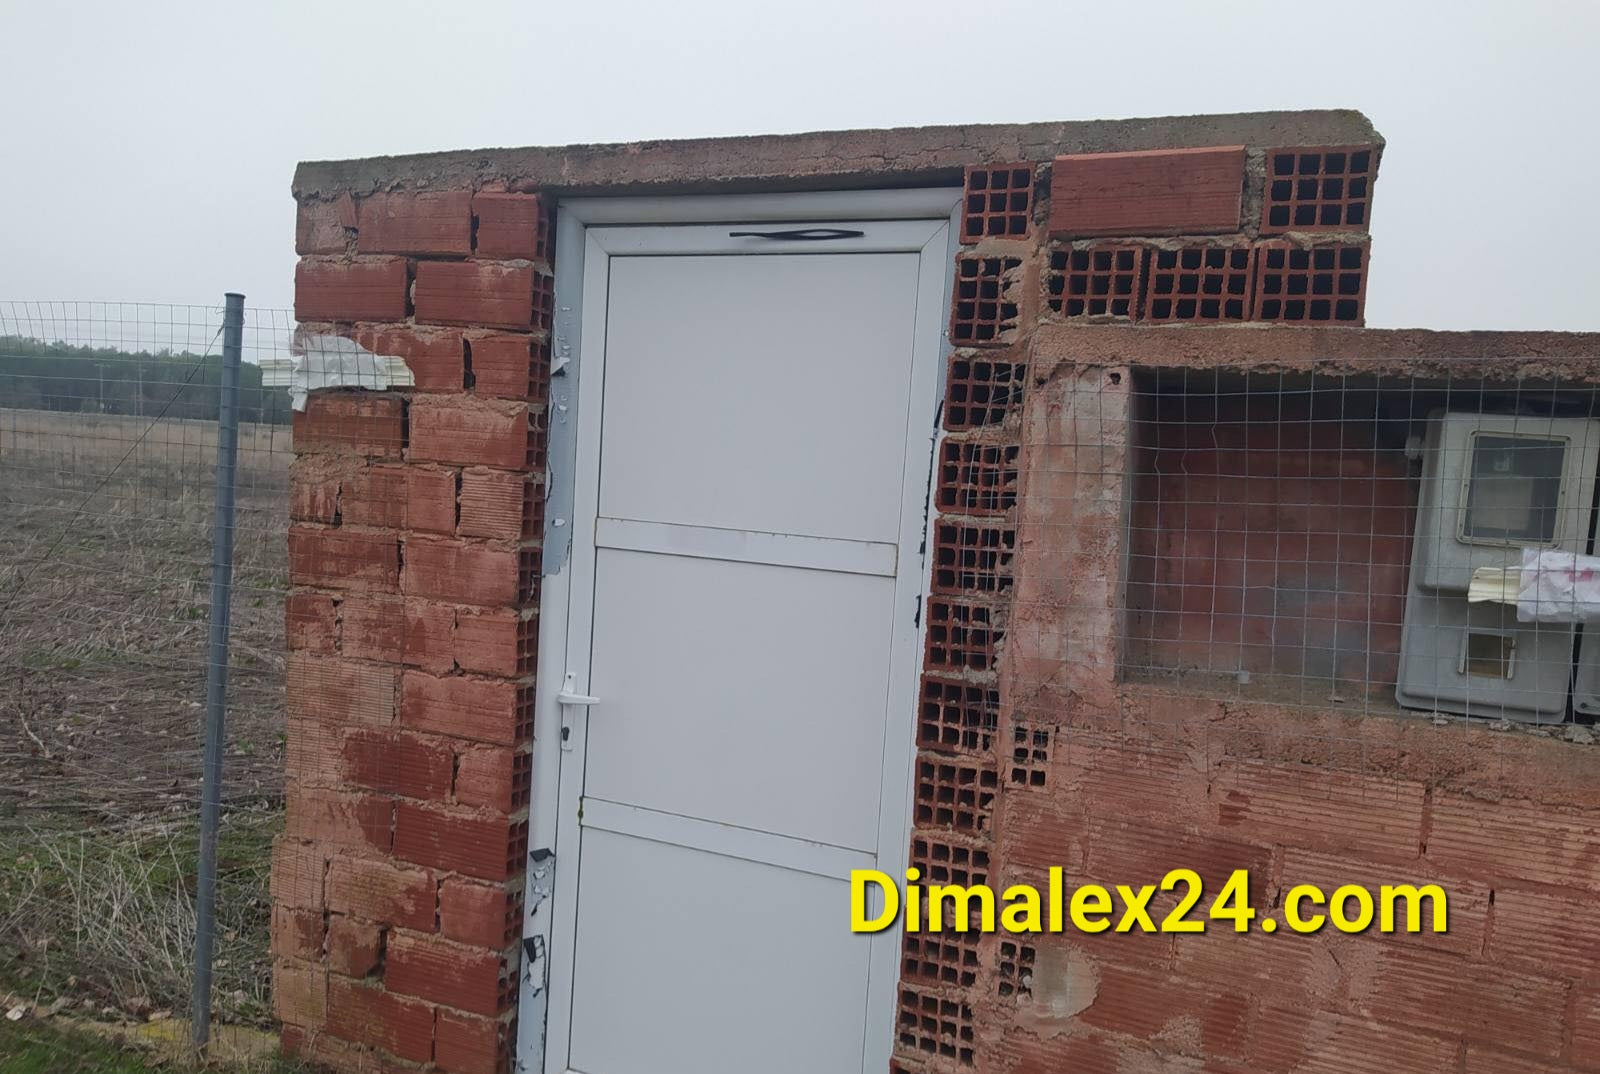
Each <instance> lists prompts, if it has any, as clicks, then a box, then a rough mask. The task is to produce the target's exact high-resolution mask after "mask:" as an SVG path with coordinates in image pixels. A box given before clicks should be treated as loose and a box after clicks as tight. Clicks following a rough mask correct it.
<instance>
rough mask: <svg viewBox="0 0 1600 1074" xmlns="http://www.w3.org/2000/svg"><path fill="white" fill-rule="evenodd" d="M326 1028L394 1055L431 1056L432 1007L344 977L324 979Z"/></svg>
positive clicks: (420, 1059)
mask: <svg viewBox="0 0 1600 1074" xmlns="http://www.w3.org/2000/svg"><path fill="white" fill-rule="evenodd" d="M328 1032H329V1033H332V1034H333V1035H334V1036H336V1037H341V1038H343V1039H345V1040H348V1041H353V1042H355V1043H357V1044H369V1045H371V1046H372V1047H374V1048H381V1049H383V1050H384V1051H386V1052H388V1053H389V1054H390V1055H392V1056H394V1057H396V1058H397V1059H408V1060H410V1061H412V1062H414V1063H426V1062H427V1061H428V1060H430V1059H431V1058H433V1008H432V1007H430V1006H429V1005H428V1004H426V1003H421V1002H418V1001H417V1000H414V999H409V998H407V997H405V996H397V995H394V994H393V993H392V992H390V991H387V990H385V989H383V988H380V987H378V986H376V985H370V984H363V983H361V982H360V981H352V980H350V979H349V978H347V977H340V976H338V975H334V976H333V977H332V978H330V979H329V981H328Z"/></svg>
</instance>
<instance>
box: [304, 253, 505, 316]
mask: <svg viewBox="0 0 1600 1074" xmlns="http://www.w3.org/2000/svg"><path fill="white" fill-rule="evenodd" d="M532 286H533V285H532V281H531V280H530V281H529V290H530V294H531V290H532ZM529 304H530V307H531V305H532V302H531V298H530V303H529ZM294 315H295V319H296V320H298V321H400V320H404V319H405V316H406V263H405V261H404V260H403V259H400V258H383V259H381V260H372V261H314V260H302V261H301V262H300V263H299V264H297V265H296V266H295V269H294Z"/></svg>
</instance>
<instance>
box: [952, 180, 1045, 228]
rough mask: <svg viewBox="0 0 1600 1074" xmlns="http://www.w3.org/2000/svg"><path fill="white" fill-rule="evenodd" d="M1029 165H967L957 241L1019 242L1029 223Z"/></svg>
mask: <svg viewBox="0 0 1600 1074" xmlns="http://www.w3.org/2000/svg"><path fill="white" fill-rule="evenodd" d="M1033 186H1034V179H1033V163H1032V162H1031V161H1016V162H1014V163H1011V164H978V165H969V166H968V168H967V172H966V180H965V182H964V183H963V191H962V205H961V241H962V242H963V243H975V242H982V241H983V240H984V239H1022V238H1026V237H1027V235H1028V228H1029V225H1030V224H1031V223H1032V220H1033Z"/></svg>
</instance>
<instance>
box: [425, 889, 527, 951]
mask: <svg viewBox="0 0 1600 1074" xmlns="http://www.w3.org/2000/svg"><path fill="white" fill-rule="evenodd" d="M519 909H520V905H519V903H518V901H517V898H516V896H515V895H513V894H512V893H511V892H509V891H507V890H506V889H505V888H504V887H498V886H490V885H487V884H473V883H469V882H467V881H465V880H456V879H454V878H448V879H446V880H445V881H444V882H443V883H441V884H440V885H439V931H440V932H441V933H443V934H444V936H445V937H446V938H448V939H451V940H456V941H458V942H460V943H466V944H474V945H476V946H478V947H489V948H494V949H497V950H498V949H500V948H503V947H505V946H507V945H508V944H512V943H515V942H516V940H517V935H518V934H519V933H520V932H521V924H522V923H521V921H520V918H519V914H518V910H519Z"/></svg>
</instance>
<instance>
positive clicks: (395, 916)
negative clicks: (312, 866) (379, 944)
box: [328, 856, 436, 932]
mask: <svg viewBox="0 0 1600 1074" xmlns="http://www.w3.org/2000/svg"><path fill="white" fill-rule="evenodd" d="M435 886H436V885H435V882H434V879H433V876H432V874H431V873H429V872H427V871H426V870H424V869H412V868H408V867H405V866H400V865H391V864H390V863H389V862H386V861H375V860H373V859H371V858H351V857H345V856H340V857H336V858H334V859H333V861H332V863H331V864H330V865H329V866H328V909H329V910H332V911H333V912H334V913H340V914H349V915H350V916H351V917H357V918H361V919H362V920H363V921H374V922H377V923H379V924H382V925H394V926H398V927H400V928H407V929H420V930H422V931H425V932H432V931H433V925H434V902H435V898H434V892H435Z"/></svg>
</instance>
